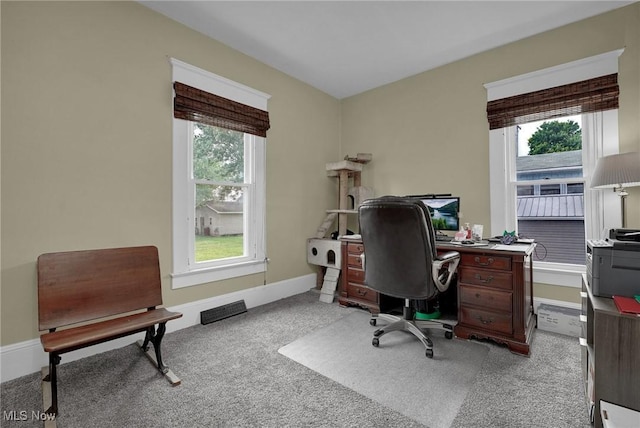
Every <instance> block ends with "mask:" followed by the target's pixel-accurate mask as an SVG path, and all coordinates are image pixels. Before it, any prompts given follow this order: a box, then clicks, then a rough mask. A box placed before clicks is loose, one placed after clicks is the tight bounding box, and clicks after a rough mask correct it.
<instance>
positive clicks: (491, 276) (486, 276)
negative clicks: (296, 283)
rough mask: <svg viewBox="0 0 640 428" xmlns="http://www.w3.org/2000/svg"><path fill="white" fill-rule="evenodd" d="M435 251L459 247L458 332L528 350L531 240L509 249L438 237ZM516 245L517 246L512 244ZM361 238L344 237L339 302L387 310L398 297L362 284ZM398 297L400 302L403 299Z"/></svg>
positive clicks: (520, 351) (515, 349)
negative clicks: (478, 245)
mask: <svg viewBox="0 0 640 428" xmlns="http://www.w3.org/2000/svg"><path fill="white" fill-rule="evenodd" d="M437 245H438V250H439V251H442V252H444V251H457V252H459V253H460V264H459V266H458V284H457V286H458V293H457V294H458V324H457V325H456V327H455V328H454V332H455V334H456V336H458V337H460V338H465V339H472V338H476V339H491V340H493V341H495V342H498V343H501V344H505V345H506V346H508V348H509V349H510V350H511V351H513V352H515V353H518V354H523V355H529V346H530V343H531V336H532V334H533V329H534V328H535V327H536V322H535V315H534V313H533V290H532V287H533V283H532V278H533V266H532V264H531V253H532V252H533V250H534V248H535V244H531V245H526V246H520V245H519V246H517V247H516V246H514V247H511V248H512V249H509V250H502V249H500V250H498V249H493V247H494V245H490V246H488V247H466V246H460V245H455V244H448V243H438V244H437ZM516 248H518V249H519V250H517V251H516V250H515V249H516ZM363 252H364V246H363V244H362V241H357V240H348V241H347V240H345V241H343V242H342V277H341V281H340V290H339V296H338V302H339V303H340V304H341V305H344V306H347V305H357V306H361V307H364V308H367V309H369V310H370V311H371V312H372V313H378V312H380V311H382V312H387V311H388V308H390V307H393V305H397V304H398V300H399V299H392V298H390V297H388V296H384V295H379V294H378V293H377V292H375V291H373V290H371V289H370V288H368V287H367V286H365V285H364V270H363V267H362V258H361V257H360V256H361V254H362V253H363ZM401 303H402V302H400V304H401Z"/></svg>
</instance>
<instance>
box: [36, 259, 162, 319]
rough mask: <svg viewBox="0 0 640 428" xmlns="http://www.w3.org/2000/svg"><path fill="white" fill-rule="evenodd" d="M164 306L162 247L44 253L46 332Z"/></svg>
mask: <svg viewBox="0 0 640 428" xmlns="http://www.w3.org/2000/svg"><path fill="white" fill-rule="evenodd" d="M158 305H162V287H161V283H160V264H159V262H158V249H157V248H156V247H152V246H149V247H131V248H110V249H104V250H86V251H68V252H62V253H48V254H42V255H41V256H40V257H38V319H39V329H40V331H42V330H49V329H52V328H57V327H62V326H65V325H70V324H76V323H80V322H85V321H90V320H94V319H97V318H104V317H109V316H113V315H118V314H122V313H126V312H132V311H136V310H139V309H147V308H151V307H155V306H158Z"/></svg>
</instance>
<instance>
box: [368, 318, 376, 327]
mask: <svg viewBox="0 0 640 428" xmlns="http://www.w3.org/2000/svg"><path fill="white" fill-rule="evenodd" d="M369 324H371V325H372V326H374V327H375V326H376V319H375V318H371V319H370V320H369Z"/></svg>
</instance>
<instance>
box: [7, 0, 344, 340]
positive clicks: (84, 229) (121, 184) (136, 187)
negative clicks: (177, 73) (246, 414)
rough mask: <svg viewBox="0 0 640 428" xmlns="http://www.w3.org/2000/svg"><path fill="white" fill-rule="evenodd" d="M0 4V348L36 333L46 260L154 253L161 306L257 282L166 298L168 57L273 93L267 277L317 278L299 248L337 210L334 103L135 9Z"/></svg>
mask: <svg viewBox="0 0 640 428" xmlns="http://www.w3.org/2000/svg"><path fill="white" fill-rule="evenodd" d="M1 5H2V6H1V7H2V255H3V257H2V284H1V295H0V296H1V300H2V302H1V305H2V306H1V319H2V342H1V343H2V345H7V344H11V343H16V342H20V341H24V340H28V339H33V338H35V337H37V335H38V328H37V300H36V271H35V261H36V258H37V257H38V255H39V254H41V253H45V252H51V251H65V250H75V249H86V248H105V247H115V246H132V245H147V244H151V245H156V246H157V247H158V248H159V251H160V258H161V272H162V276H163V278H162V279H163V294H164V302H165V304H166V305H177V304H182V303H186V302H189V301H194V300H199V299H204V298H207V297H211V296H215V295H219V294H223V293H227V292H231V291H236V290H239V289H244V288H249V287H254V286H256V285H262V284H263V282H264V280H265V277H264V276H263V275H254V276H248V277H242V278H238V279H235V280H230V281H222V282H218V283H214V284H207V285H202V286H195V287H188V288H184V289H180V290H172V289H171V284H170V279H169V274H170V271H171V242H172V240H171V239H172V238H171V168H172V166H171V147H172V141H171V137H172V98H171V97H172V87H171V66H170V63H169V61H168V57H174V58H177V59H180V60H182V61H185V62H187V63H190V64H193V65H195V66H198V67H200V68H203V69H206V70H208V71H211V72H213V73H216V74H219V75H221V76H224V77H227V78H229V79H232V80H235V81H237V82H240V83H242V84H245V85H247V86H250V87H252V88H255V89H257V90H260V91H263V92H266V93H268V94H271V96H272V97H271V99H270V100H269V113H270V119H271V129H270V130H269V132H268V143H267V144H268V149H267V183H268V184H267V198H268V201H267V237H268V238H270V239H268V248H267V253H268V257H269V258H270V259H271V262H270V264H269V269H268V272H267V274H266V281H267V282H275V281H280V280H284V279H289V278H294V277H298V276H301V275H305V274H309V273H312V272H314V270H313V267H312V266H309V265H308V264H307V263H306V241H305V239H303V238H304V237H307V236H313V235H314V233H315V230H316V229H317V227H318V225H319V224H320V223H321V221H322V219H323V218H324V210H325V209H326V208H327V207H328V206H332V205H333V204H334V199H335V189H334V187H333V185H332V183H331V182H330V181H329V180H327V178H326V176H325V170H324V164H325V163H326V162H330V161H334V160H336V159H337V156H338V154H339V145H338V138H339V129H340V127H339V119H340V118H339V112H340V109H339V101H338V100H336V99H334V98H332V97H330V96H328V95H327V94H325V93H323V92H320V91H318V90H315V89H313V88H311V87H310V86H308V85H305V84H303V83H301V82H299V81H297V80H295V79H293V78H291V77H288V76H286V75H284V74H282V73H280V72H278V71H275V70H274V69H271V68H269V67H267V66H266V65H264V64H262V63H259V62H257V61H255V60H253V59H251V58H249V57H247V56H245V55H242V54H240V53H238V52H237V51H234V50H232V49H229V48H228V47H225V46H224V45H222V44H220V43H217V42H215V41H212V40H211V39H208V38H207V37H205V36H203V35H201V34H199V33H197V32H194V31H192V30H189V29H187V28H186V27H184V26H182V25H180V24H178V23H176V22H173V21H171V20H169V19H167V18H165V17H164V16H162V15H160V14H157V13H155V12H153V11H151V10H149V9H147V8H145V7H143V6H141V5H139V4H137V3H134V2H107V3H96V2H69V3H50V2H45V3H32V2H2V4H1ZM150 212H152V213H153V215H152V216H149V213H150Z"/></svg>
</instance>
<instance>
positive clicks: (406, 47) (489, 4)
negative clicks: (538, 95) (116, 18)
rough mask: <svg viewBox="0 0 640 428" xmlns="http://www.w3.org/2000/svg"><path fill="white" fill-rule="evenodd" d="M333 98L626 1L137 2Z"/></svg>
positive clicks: (379, 84) (539, 31)
mask: <svg viewBox="0 0 640 428" xmlns="http://www.w3.org/2000/svg"><path fill="white" fill-rule="evenodd" d="M140 3H142V4H143V5H145V6H147V7H149V8H151V9H153V10H155V11H157V12H160V13H162V14H164V15H166V16H168V17H170V18H172V19H174V20H176V21H178V22H181V23H183V24H185V25H187V26H189V27H191V28H193V29H194V30H197V31H199V32H201V33H204V34H206V35H207V36H209V37H211V38H213V39H216V40H218V41H220V42H222V43H224V44H226V45H228V46H230V47H232V48H234V49H236V50H238V51H240V52H243V53H244V54H246V55H248V56H251V57H253V58H255V59H257V60H259V61H261V62H263V63H265V64H268V65H270V66H271V67H273V68H275V69H277V70H280V71H282V72H284V73H286V74H288V75H290V76H293V77H295V78H297V79H299V80H302V81H303V82H306V83H308V84H309V85H311V86H313V87H315V88H318V89H320V90H322V91H324V92H326V93H328V94H330V95H332V96H334V97H336V98H339V99H341V98H345V97H348V96H351V95H355V94H358V93H361V92H364V91H366V90H369V89H372V88H375V87H378V86H381V85H384V84H387V83H391V82H394V81H397V80H400V79H403V78H405V77H408V76H412V75H414V74H418V73H421V72H423V71H426V70H430V69H433V68H436V67H439V66H441V65H444V64H447V63H451V62H453V61H456V60H459V59H462V58H465V57H468V56H471V55H474V54H476V53H479V52H483V51H486V50H489V49H492V48H494V47H497V46H501V45H504V44H507V43H510V42H513V41H516V40H520V39H523V38H525V37H529V36H532V35H534V34H538V33H542V32H544V31H547V30H550V29H553V28H557V27H560V26H562V25H565V24H568V23H571V22H576V21H579V20H582V19H585V18H588V17H591V16H595V15H598V14H601V13H604V12H607V11H609V10H612V9H616V8H619V7H622V6H625V5H628V4H631V3H634V2H633V1H402V0H396V1H140Z"/></svg>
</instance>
